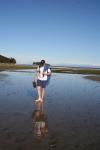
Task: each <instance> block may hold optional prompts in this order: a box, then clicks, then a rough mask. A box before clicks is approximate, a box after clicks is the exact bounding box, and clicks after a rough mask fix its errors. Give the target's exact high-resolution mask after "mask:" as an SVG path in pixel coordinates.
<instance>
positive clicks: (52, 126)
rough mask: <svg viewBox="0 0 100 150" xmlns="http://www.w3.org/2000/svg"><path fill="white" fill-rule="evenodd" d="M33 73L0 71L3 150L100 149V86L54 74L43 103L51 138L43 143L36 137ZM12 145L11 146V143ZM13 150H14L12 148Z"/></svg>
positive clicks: (68, 76)
mask: <svg viewBox="0 0 100 150" xmlns="http://www.w3.org/2000/svg"><path fill="white" fill-rule="evenodd" d="M33 78H34V74H33V73H30V72H28V73H27V72H6V71H4V72H0V133H1V134H0V141H1V142H0V148H4V145H5V149H7V150H12V149H15V148H16V149H17V148H19V147H23V149H25V148H26V147H28V148H29V147H30V150H31V149H33V148H36V150H37V149H38V150H39V149H40V148H41V145H42V148H41V149H43V150H45V149H48V147H49V146H51V147H52V146H53V145H54V146H55V148H57V150H59V149H60V148H61V147H63V149H64V150H66V148H68V149H71V150H74V149H75V147H78V149H80V150H82V149H89V148H90V147H91V144H92V149H93V148H94V147H96V148H97V149H99V148H100V145H99V137H100V117H99V114H100V84H99V82H94V81H91V80H87V79H85V78H83V75H74V74H56V73H55V74H53V75H52V77H51V79H50V83H49V85H48V86H47V88H46V95H45V101H44V110H45V116H46V117H47V120H48V135H47V137H46V139H45V140H44V141H42V143H41V144H39V143H37V142H36V141H35V139H34V136H33V126H32V113H33V112H35V111H36V106H35V105H34V100H35V98H36V96H37V91H36V89H34V88H33V86H32V80H33ZM8 143H10V145H9V144H8ZM11 145H12V146H11ZM11 148H12V149H11Z"/></svg>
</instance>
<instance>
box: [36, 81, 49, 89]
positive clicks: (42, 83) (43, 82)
mask: <svg viewBox="0 0 100 150" xmlns="http://www.w3.org/2000/svg"><path fill="white" fill-rule="evenodd" d="M46 84H47V81H41V80H37V86H41V87H42V88H45V87H46Z"/></svg>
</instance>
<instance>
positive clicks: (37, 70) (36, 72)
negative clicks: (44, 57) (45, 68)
mask: <svg viewBox="0 0 100 150" xmlns="http://www.w3.org/2000/svg"><path fill="white" fill-rule="evenodd" d="M38 75H39V67H38V68H37V69H36V70H35V80H37V79H38Z"/></svg>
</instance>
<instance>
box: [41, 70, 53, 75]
mask: <svg viewBox="0 0 100 150" xmlns="http://www.w3.org/2000/svg"><path fill="white" fill-rule="evenodd" d="M43 74H44V75H47V76H48V75H51V69H48V71H47V72H44V73H43Z"/></svg>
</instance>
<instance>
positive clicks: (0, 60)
mask: <svg viewBox="0 0 100 150" xmlns="http://www.w3.org/2000/svg"><path fill="white" fill-rule="evenodd" d="M0 63H9V64H16V59H15V58H12V57H11V58H8V57H5V56H2V55H0Z"/></svg>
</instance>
